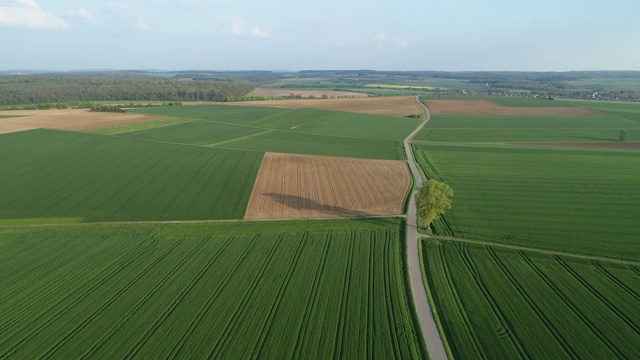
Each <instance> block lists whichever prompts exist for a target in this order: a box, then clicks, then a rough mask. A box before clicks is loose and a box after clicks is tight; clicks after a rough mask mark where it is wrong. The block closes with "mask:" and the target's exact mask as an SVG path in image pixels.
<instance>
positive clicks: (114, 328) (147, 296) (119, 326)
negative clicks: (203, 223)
mask: <svg viewBox="0 0 640 360" xmlns="http://www.w3.org/2000/svg"><path fill="white" fill-rule="evenodd" d="M209 238H210V237H204V238H202V239H201V240H200V242H199V243H198V244H197V245H196V246H194V247H193V248H192V249H191V250H190V251H189V252H188V253H187V254H186V255H185V256H184V257H183V258H182V259H181V260H180V261H179V262H178V263H177V264H175V265H174V266H173V267H172V269H171V270H170V271H167V272H166V273H165V275H164V276H163V277H162V279H160V281H158V282H156V284H155V285H154V286H153V287H152V288H151V289H150V290H149V291H148V292H147V293H146V294H145V295H144V296H142V297H141V298H140V300H138V301H137V302H136V304H134V305H133V306H132V307H131V308H130V309H129V311H127V313H126V314H125V315H124V316H122V317H120V318H119V319H118V321H117V322H116V323H115V324H114V325H113V326H112V327H111V328H110V329H109V330H107V331H106V332H105V333H104V335H103V336H102V337H101V338H100V339H98V340H97V341H96V342H94V343H93V345H91V347H89V348H88V349H87V350H86V351H85V352H84V354H82V355H81V356H80V358H82V359H86V358H90V357H92V355H93V354H94V353H95V352H96V351H98V350H99V349H100V348H101V347H102V346H103V345H104V344H105V343H106V342H107V341H108V340H109V339H110V338H111V337H113V335H114V334H115V333H116V332H117V331H119V330H120V329H122V327H123V326H124V324H125V323H126V322H127V321H129V320H130V319H131V318H132V317H133V315H135V314H136V313H137V312H138V311H139V310H140V309H141V308H142V306H143V305H145V304H146V303H147V302H148V301H149V299H151V297H152V296H153V295H155V294H156V293H157V292H158V290H160V288H161V287H162V286H163V285H164V284H166V283H167V281H169V279H170V278H171V276H173V275H175V274H176V273H177V271H178V270H179V269H180V267H182V266H183V265H184V263H185V262H186V261H187V260H188V259H190V258H191V256H192V255H193V254H194V253H196V251H198V250H199V249H200V248H201V247H202V246H203V245H204V244H205V243H206V241H207V240H209ZM182 240H183V239H182ZM182 240H180V241H182Z"/></svg>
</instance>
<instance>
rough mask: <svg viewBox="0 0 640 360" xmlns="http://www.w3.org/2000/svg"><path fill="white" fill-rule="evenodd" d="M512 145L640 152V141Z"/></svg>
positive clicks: (521, 143)
mask: <svg viewBox="0 0 640 360" xmlns="http://www.w3.org/2000/svg"><path fill="white" fill-rule="evenodd" d="M509 144H510V145H528V146H558V147H574V148H591V149H627V150H640V141H632V142H619V141H601V142H596V141H593V142H587V141H580V142H570V141H568V142H518V143H509Z"/></svg>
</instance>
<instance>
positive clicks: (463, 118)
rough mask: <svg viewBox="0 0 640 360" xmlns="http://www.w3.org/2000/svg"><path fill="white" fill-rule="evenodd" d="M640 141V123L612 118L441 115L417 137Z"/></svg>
mask: <svg viewBox="0 0 640 360" xmlns="http://www.w3.org/2000/svg"><path fill="white" fill-rule="evenodd" d="M621 130H626V131H627V133H628V140H629V141H638V140H640V121H639V122H631V121H630V120H627V119H623V118H619V117H615V116H611V115H604V114H599V115H591V116H559V115H556V116H539V115H518V116H507V115H437V116H434V117H433V119H431V120H430V121H429V123H428V124H427V126H426V127H425V128H423V129H422V130H421V131H420V132H419V133H418V135H417V136H416V137H415V138H414V139H415V140H416V141H441V142H442V141H444V142H520V141H523V142H535V141H543V142H549V141H575V142H580V141H591V142H593V141H608V142H611V141H616V142H617V141H618V134H619V133H620V131H621Z"/></svg>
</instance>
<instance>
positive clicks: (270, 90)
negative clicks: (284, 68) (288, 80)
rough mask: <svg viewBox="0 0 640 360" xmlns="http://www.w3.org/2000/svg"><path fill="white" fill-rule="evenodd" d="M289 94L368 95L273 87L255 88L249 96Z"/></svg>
mask: <svg viewBox="0 0 640 360" xmlns="http://www.w3.org/2000/svg"><path fill="white" fill-rule="evenodd" d="M291 94H294V95H299V96H302V97H309V96H315V97H317V98H322V96H323V95H326V96H328V97H330V98H333V97H336V98H337V97H350V98H352V97H356V98H362V97H368V96H369V95H367V94H363V93H357V92H351V91H336V90H331V89H319V90H298V89H273V88H257V89H255V90H253V91H252V92H251V93H250V94H249V95H250V96H264V97H285V96H290V95H291Z"/></svg>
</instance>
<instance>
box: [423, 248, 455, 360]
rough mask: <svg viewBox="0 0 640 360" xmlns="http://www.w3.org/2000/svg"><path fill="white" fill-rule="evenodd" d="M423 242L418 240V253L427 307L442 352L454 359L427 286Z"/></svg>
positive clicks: (427, 279)
mask: <svg viewBox="0 0 640 360" xmlns="http://www.w3.org/2000/svg"><path fill="white" fill-rule="evenodd" d="M424 240H425V238H420V239H419V240H418V251H419V253H420V269H421V270H422V281H423V282H424V289H425V291H426V292H427V299H429V306H431V311H433V318H434V319H435V321H436V325H437V326H438V331H439V332H440V339H442V344H443V345H444V350H445V351H446V352H447V356H448V357H449V359H454V356H453V351H452V350H451V345H449V339H448V338H447V333H446V332H445V331H444V326H443V325H442V319H440V313H439V312H438V307H437V306H436V302H435V300H434V298H433V293H432V292H431V285H430V284H429V277H428V276H427V270H426V267H425V264H426V259H425V258H424V253H423V252H422V251H423V250H422V242H423V241H424Z"/></svg>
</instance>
